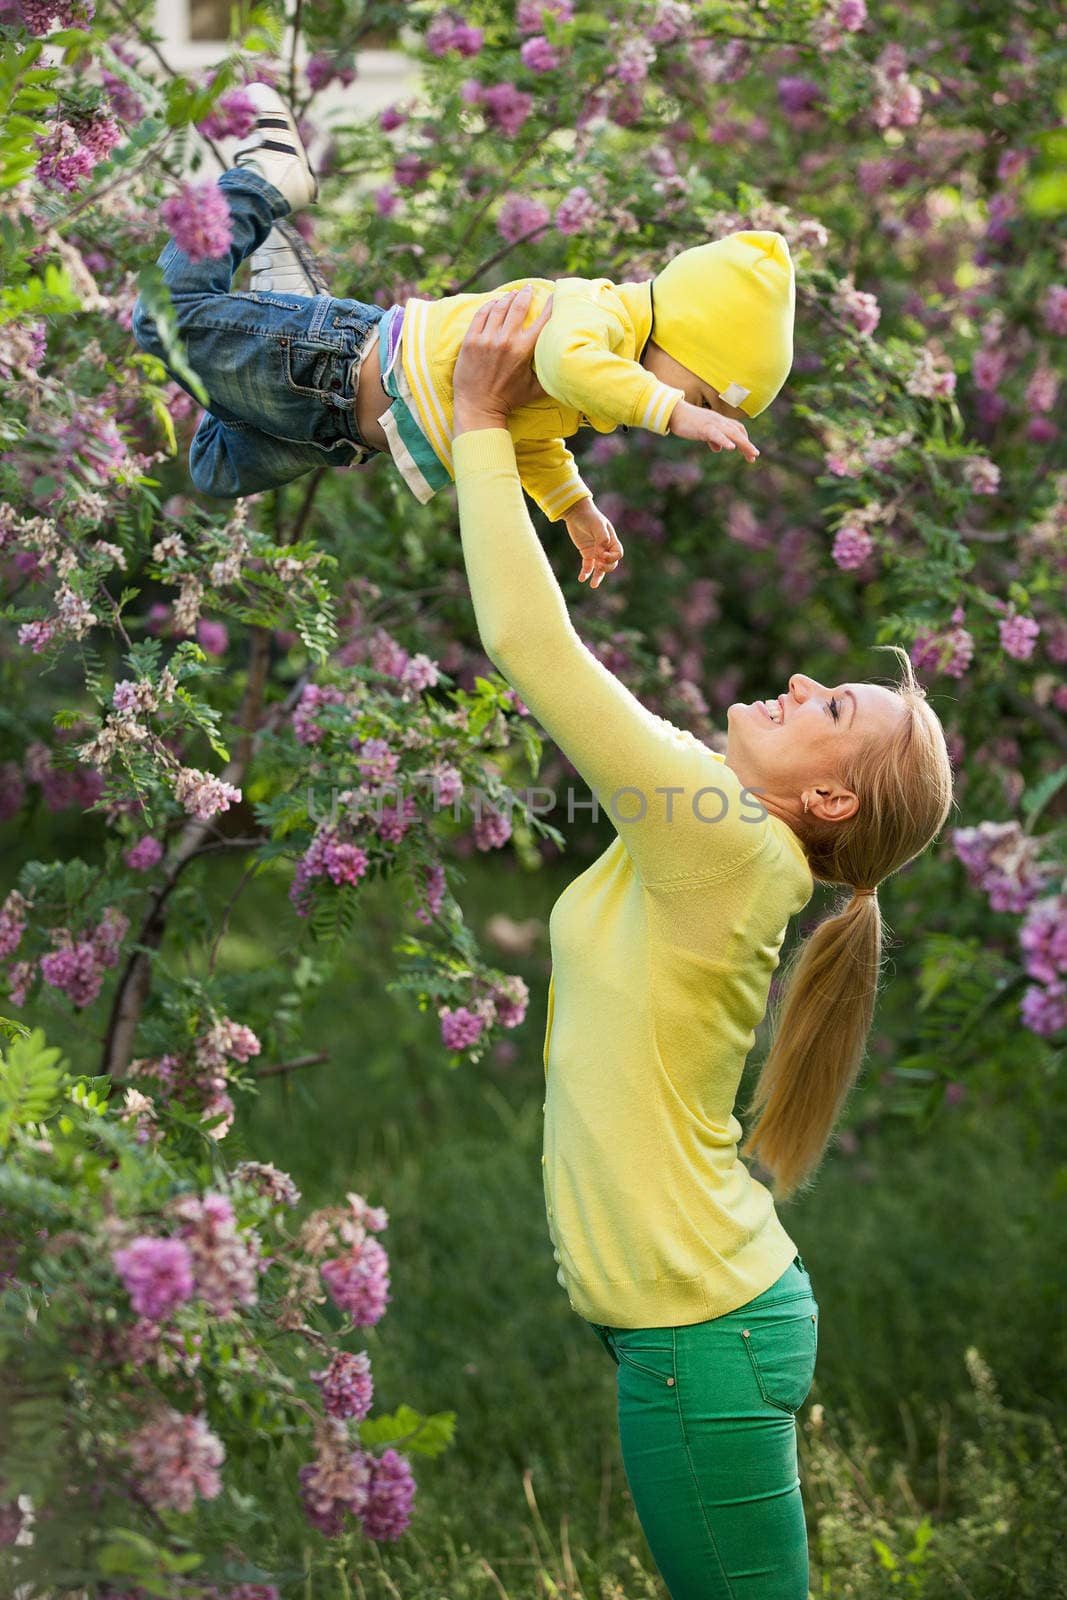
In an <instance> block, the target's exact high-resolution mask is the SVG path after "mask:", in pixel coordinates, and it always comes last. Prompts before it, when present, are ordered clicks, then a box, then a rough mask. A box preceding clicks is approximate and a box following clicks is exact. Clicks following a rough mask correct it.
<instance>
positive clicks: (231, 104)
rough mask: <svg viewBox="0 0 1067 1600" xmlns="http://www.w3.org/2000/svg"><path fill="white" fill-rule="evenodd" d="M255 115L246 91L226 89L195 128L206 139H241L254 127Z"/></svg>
mask: <svg viewBox="0 0 1067 1600" xmlns="http://www.w3.org/2000/svg"><path fill="white" fill-rule="evenodd" d="M256 115H257V113H256V106H255V102H254V101H253V99H252V97H251V95H250V94H249V93H248V90H247V89H227V91H226V93H225V94H221V95H220V96H219V98H218V99H217V100H216V102H215V104H214V105H213V106H212V108H211V110H210V111H209V112H208V114H207V116H206V117H201V119H200V121H199V122H198V123H197V124H196V126H197V128H198V130H199V131H200V132H201V133H202V134H203V135H204V137H205V138H206V139H243V138H244V137H245V134H247V133H251V132H252V129H253V128H254V127H255V125H256Z"/></svg>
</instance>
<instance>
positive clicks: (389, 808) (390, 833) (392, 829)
mask: <svg viewBox="0 0 1067 1600" xmlns="http://www.w3.org/2000/svg"><path fill="white" fill-rule="evenodd" d="M417 812H418V803H417V802H416V800H415V796H414V795H410V794H409V795H405V796H404V799H403V801H402V802H401V803H399V804H398V803H397V801H396V800H395V799H387V800H384V801H383V802H382V804H381V806H380V808H379V811H378V815H377V816H376V817H375V820H374V831H375V832H376V833H377V835H378V838H379V839H381V840H383V841H384V842H385V843H386V844H399V843H400V841H401V840H402V839H403V837H404V835H405V834H406V833H407V831H408V829H409V828H410V827H411V824H412V822H413V821H414V819H415V816H416V814H417Z"/></svg>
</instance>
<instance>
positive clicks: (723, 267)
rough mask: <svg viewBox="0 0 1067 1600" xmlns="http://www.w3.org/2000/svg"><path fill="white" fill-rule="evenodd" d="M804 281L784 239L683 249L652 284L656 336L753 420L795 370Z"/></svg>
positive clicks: (756, 236) (743, 238)
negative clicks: (796, 318)
mask: <svg viewBox="0 0 1067 1600" xmlns="http://www.w3.org/2000/svg"><path fill="white" fill-rule="evenodd" d="M795 305H796V283H795V280H794V277H793V262H792V260H791V258H790V255H789V246H788V244H787V243H786V241H785V239H784V238H783V237H782V235H781V234H780V233H756V232H752V233H730V234H727V236H726V238H725V239H715V240H713V242H712V243H711V244H700V245H696V246H695V247H694V248H693V249H692V250H683V251H682V253H681V255H677V256H675V258H674V260H673V261H668V263H667V265H666V266H665V267H664V268H663V271H662V272H660V273H659V274H657V276H656V277H655V278H653V280H652V337H653V339H654V340H655V341H656V343H657V344H658V345H659V347H660V349H661V350H665V351H666V352H667V354H668V355H669V356H673V357H674V359H675V361H680V362H681V364H682V366H683V367H688V368H689V370H690V372H695V373H696V375H697V377H698V378H703V380H704V382H705V383H710V384H711V386H712V387H713V388H715V389H717V390H718V391H719V394H720V395H721V396H722V398H723V399H724V400H725V401H726V403H727V405H734V406H737V407H739V408H740V410H742V411H743V412H744V413H745V414H746V416H749V417H758V416H759V414H760V412H761V411H764V410H766V408H767V406H769V405H770V403H771V401H772V400H773V399H774V397H775V395H776V394H777V393H778V391H779V389H780V388H781V387H782V385H783V383H784V382H785V380H786V378H787V377H788V376H789V369H790V367H791V366H792V364H793V312H794V308H795Z"/></svg>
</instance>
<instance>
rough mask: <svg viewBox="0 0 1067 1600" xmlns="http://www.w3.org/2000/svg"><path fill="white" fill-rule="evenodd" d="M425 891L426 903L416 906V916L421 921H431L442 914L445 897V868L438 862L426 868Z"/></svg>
mask: <svg viewBox="0 0 1067 1600" xmlns="http://www.w3.org/2000/svg"><path fill="white" fill-rule="evenodd" d="M423 893H424V894H425V897H426V903H425V905H420V906H416V907H415V916H416V918H417V920H418V921H419V922H422V923H430V922H433V921H434V920H435V919H436V918H437V917H439V916H440V914H441V907H442V905H443V904H444V899H445V869H444V867H442V866H441V865H440V864H439V863H437V862H435V863H434V865H433V866H432V867H427V869H426V875H425V882H424V889H423ZM410 904H411V902H410V901H408V905H410Z"/></svg>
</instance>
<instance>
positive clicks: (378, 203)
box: [371, 184, 403, 217]
mask: <svg viewBox="0 0 1067 1600" xmlns="http://www.w3.org/2000/svg"><path fill="white" fill-rule="evenodd" d="M371 193H372V196H373V199H374V209H375V211H376V212H377V213H378V215H379V216H380V217H391V216H393V214H394V213H395V212H396V211H397V209H398V208H399V207H400V206H401V205H403V201H402V200H401V198H400V196H399V195H398V194H397V192H396V190H395V189H391V188H390V187H389V185H388V184H386V185H385V186H384V187H383V188H381V189H374V190H372V191H371Z"/></svg>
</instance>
